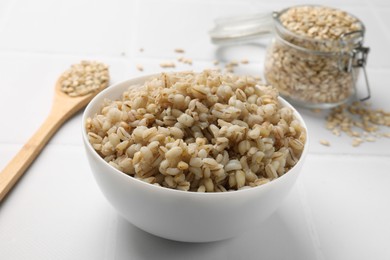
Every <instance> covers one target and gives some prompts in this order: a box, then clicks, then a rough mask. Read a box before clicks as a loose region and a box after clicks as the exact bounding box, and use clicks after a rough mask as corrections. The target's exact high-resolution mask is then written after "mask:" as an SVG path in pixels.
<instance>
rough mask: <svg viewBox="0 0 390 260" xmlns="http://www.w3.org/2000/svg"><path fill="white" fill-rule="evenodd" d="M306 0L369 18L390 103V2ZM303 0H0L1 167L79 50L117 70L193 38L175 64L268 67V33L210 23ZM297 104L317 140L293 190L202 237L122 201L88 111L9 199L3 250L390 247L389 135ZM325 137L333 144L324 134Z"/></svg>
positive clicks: (208, 255)
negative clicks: (221, 42)
mask: <svg viewBox="0 0 390 260" xmlns="http://www.w3.org/2000/svg"><path fill="white" fill-rule="evenodd" d="M310 3H320V4H326V5H329V6H333V7H337V8H341V9H344V10H346V11H348V12H350V13H352V14H354V15H356V16H358V17H359V18H360V19H361V20H362V21H363V22H364V24H365V25H366V27H367V34H366V45H367V46H369V47H370V48H371V52H370V54H369V62H368V75H369V80H370V83H371V88H372V95H373V97H372V99H371V102H372V104H373V106H374V107H376V108H382V109H385V110H386V111H390V102H389V101H390V99H389V98H390V85H389V75H390V54H389V46H390V29H389V28H390V4H389V2H388V1H386V0H345V1H340V0H339V1H337V0H330V1H326V2H325V1H324V2H321V1H313V2H310ZM296 4H303V2H298V1H292V0H285V1H281V0H273V1H249V0H244V1H238V0H226V1H223V0H214V1H206V0H187V1H179V0H165V1H157V0H144V1H125V0H112V1H103V0H98V1H88V0H68V1H50V0H36V1H27V0H26V1H23V0H1V1H0V133H1V134H0V169H2V168H4V166H5V165H6V164H7V162H8V161H9V160H10V159H11V158H12V157H13V156H14V155H15V154H16V153H17V151H18V150H19V149H20V148H21V147H22V145H23V143H25V142H26V141H27V140H28V138H29V137H30V136H31V135H32V134H33V133H34V131H35V130H37V128H38V127H39V125H40V124H41V123H42V122H43V121H44V119H45V118H46V116H47V115H48V113H49V110H50V107H51V102H52V95H53V93H54V84H55V81H56V78H57V77H58V76H59V75H60V74H61V73H62V72H63V71H64V70H65V69H67V68H68V67H69V66H70V65H71V64H73V63H77V62H79V61H80V60H82V59H93V60H99V61H103V62H105V63H107V64H108V65H109V66H110V72H111V76H112V80H111V83H116V82H119V81H122V80H125V79H128V78H131V77H134V76H139V75H144V74H150V73H156V72H161V71H169V70H172V69H162V68H160V67H159V64H160V62H164V61H175V60H176V59H177V57H179V56H180V55H178V54H176V53H175V52H174V51H173V50H174V48H183V49H185V51H186V53H185V54H184V56H185V57H187V58H191V59H192V60H193V65H192V66H190V65H187V64H180V63H177V62H176V64H177V67H176V69H175V70H188V69H190V70H195V71H200V70H202V69H206V68H212V67H215V66H214V65H213V61H214V60H215V59H219V60H221V61H225V62H228V61H231V60H233V59H234V60H241V59H248V60H249V61H250V63H249V64H247V65H240V66H239V67H238V69H236V72H237V73H240V74H252V75H262V70H263V62H264V54H265V46H266V44H267V41H261V42H260V43H259V44H251V45H242V46H237V47H232V48H227V49H218V48H217V47H216V46H214V45H212V44H211V43H210V40H209V37H208V34H207V32H208V31H209V30H210V29H211V27H212V26H213V19H215V18H216V17H219V16H226V15H234V14H246V13H254V12H271V11H277V10H281V9H283V8H285V7H288V6H291V5H296ZM140 48H143V49H144V51H143V52H140V51H139V50H140ZM137 64H141V65H142V66H143V67H144V71H143V72H140V71H138V70H137V69H136V65H137ZM223 65H224V64H223V63H221V64H220V65H219V66H220V67H221V68H223ZM360 88H362V89H363V88H364V86H363V85H360ZM299 111H300V112H301V113H302V114H303V116H304V119H305V120H306V122H307V124H308V127H309V133H310V139H311V143H310V150H309V154H308V157H307V162H306V164H305V166H304V169H303V171H302V174H301V177H300V178H299V180H298V182H297V185H296V186H295V187H294V189H293V191H292V192H291V194H290V195H289V197H288V198H287V199H286V201H285V202H284V204H283V205H282V206H281V207H280V208H279V209H278V210H277V212H276V213H275V214H273V215H272V216H271V217H270V218H269V219H268V220H267V221H266V222H264V223H262V224H261V225H259V226H257V227H253V229H252V230H251V231H249V232H247V233H245V234H243V235H241V236H239V237H236V238H233V239H230V240H226V241H221V242H215V243H205V244H190V243H179V242H174V241H168V240H164V239H161V238H158V237H154V236H152V235H149V234H147V233H145V232H143V231H141V230H139V229H137V228H136V227H134V226H132V225H131V224H129V223H127V222H126V221H125V220H124V219H122V218H121V217H120V216H118V215H117V213H116V212H115V211H114V210H113V208H112V207H111V206H110V205H109V204H108V203H107V201H106V200H105V198H104V197H103V196H102V194H101V193H100V191H99V190H98V187H97V185H96V184H95V182H94V180H93V177H92V174H91V172H90V169H89V167H88V164H87V160H86V157H85V154H84V150H83V147H82V141H81V134H80V129H81V113H79V114H77V115H76V116H74V117H73V118H71V119H70V120H69V121H68V122H66V123H65V124H64V126H63V127H62V128H61V129H60V130H59V131H58V133H57V134H56V135H55V136H54V138H53V139H52V140H51V141H50V143H49V144H48V145H47V147H46V148H45V149H44V150H43V152H42V153H41V154H40V156H39V157H38V158H37V160H36V161H35V162H34V164H33V165H32V166H31V167H30V168H29V169H28V171H27V172H26V174H25V176H24V177H23V178H22V179H21V181H20V182H19V183H18V184H17V186H16V187H15V188H14V190H13V191H12V192H11V193H10V194H9V196H7V198H6V200H5V201H4V202H2V203H1V204H0V259H2V260H8V259H329V260H338V259H340V260H341V259H343V260H344V259H355V260H356V259H376V260H381V259H390V246H389V245H390V221H389V219H390V199H389V198H390V138H387V139H386V138H382V139H380V140H379V141H377V142H374V143H364V144H362V145H361V146H359V147H352V146H351V142H352V140H351V138H350V137H348V136H346V135H343V136H340V137H336V136H333V135H332V134H331V133H330V132H329V131H328V130H326V129H325V115H326V113H327V111H324V112H323V113H322V114H315V113H313V112H311V111H309V110H305V109H299ZM383 131H386V132H390V129H389V128H384V129H383ZM320 139H327V140H329V141H330V143H331V146H330V147H325V146H322V145H320V144H319V140H320ZM245 217H248V216H243V218H245Z"/></svg>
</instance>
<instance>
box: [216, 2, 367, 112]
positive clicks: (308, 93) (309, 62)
mask: <svg viewBox="0 0 390 260" xmlns="http://www.w3.org/2000/svg"><path fill="white" fill-rule="evenodd" d="M292 8H295V9H297V8H302V9H303V10H304V8H309V9H310V8H311V9H313V8H314V9H317V8H318V10H323V9H321V8H324V7H322V6H298V7H290V8H287V9H284V10H282V11H281V12H274V13H273V14H272V15H260V14H258V15H254V16H246V17H244V16H241V17H235V18H230V19H229V18H224V19H220V20H217V21H216V25H217V26H216V27H215V29H214V30H213V31H211V32H210V35H211V37H212V39H213V42H215V43H218V44H221V43H222V44H225V43H236V42H237V41H244V40H246V41H247V40H252V39H254V38H256V37H259V36H263V35H266V34H267V33H268V34H269V33H272V34H273V39H272V41H271V44H270V45H269V46H268V48H267V53H266V59H265V62H264V76H265V80H266V81H267V83H268V84H271V85H273V86H274V87H276V88H277V89H278V90H279V92H280V94H281V96H283V97H284V98H285V99H287V100H288V101H289V102H291V103H292V104H295V105H299V106H303V107H309V108H330V107H335V106H338V105H340V104H343V103H345V102H347V101H349V100H351V99H353V98H355V97H356V82H357V78H358V74H359V71H360V68H363V71H364V76H365V79H366V85H367V97H365V98H363V99H368V98H369V97H370V90H369V85H368V80H367V75H366V72H365V64H366V59H367V54H368V50H369V49H368V48H366V47H363V41H364V33H365V27H364V25H363V23H362V22H361V21H360V20H359V19H357V18H356V17H354V16H352V15H350V14H347V13H345V12H343V14H345V15H346V19H354V21H356V24H354V27H353V28H354V29H353V30H351V31H348V32H344V33H342V34H340V35H339V36H337V37H333V38H322V37H320V36H321V35H319V34H320V33H318V27H316V26H315V25H313V24H311V26H310V27H307V28H306V29H307V30H308V31H309V32H312V35H311V36H309V35H305V33H300V34H298V33H296V32H293V31H292V30H290V29H289V28H287V27H286V26H285V24H286V22H285V23H283V21H282V20H281V17H283V15H284V14H285V13H286V12H289V11H291V10H292ZM329 9H330V8H329ZM330 10H335V12H336V11H337V12H342V11H339V10H337V9H330ZM317 15H318V14H317ZM300 18H301V19H306V17H300ZM311 19H313V17H311ZM314 19H317V18H316V17H314ZM318 19H322V18H321V13H320V14H319V15H318ZM321 22H322V23H323V22H324V21H321ZM325 22H326V21H325ZM329 22H330V23H331V21H329ZM287 25H288V26H295V28H297V26H302V24H299V23H298V24H288V23H287ZM319 28H320V29H322V28H327V25H326V24H325V26H323V27H319ZM331 29H332V28H331V27H330V29H328V30H331ZM297 30H301V29H300V28H298V29H297ZM316 30H317V32H316Z"/></svg>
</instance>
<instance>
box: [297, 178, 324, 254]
mask: <svg viewBox="0 0 390 260" xmlns="http://www.w3.org/2000/svg"><path fill="white" fill-rule="evenodd" d="M296 185H297V188H298V194H299V200H300V202H301V206H302V209H303V214H304V216H305V220H306V221H305V222H306V223H307V227H308V229H309V234H310V237H311V241H312V243H313V246H314V248H315V253H316V258H317V260H324V259H325V256H324V252H323V250H322V247H321V242H320V238H319V235H318V232H317V229H316V227H315V225H314V221H313V216H312V212H311V209H310V206H309V203H308V202H307V196H306V191H305V187H304V186H303V184H302V182H301V181H298V182H297V183H296Z"/></svg>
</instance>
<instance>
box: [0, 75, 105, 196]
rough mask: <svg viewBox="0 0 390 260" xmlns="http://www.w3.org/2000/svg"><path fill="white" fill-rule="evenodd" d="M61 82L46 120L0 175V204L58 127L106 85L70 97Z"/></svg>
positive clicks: (56, 89)
mask: <svg viewBox="0 0 390 260" xmlns="http://www.w3.org/2000/svg"><path fill="white" fill-rule="evenodd" d="M63 80H64V79H63V76H61V77H60V78H59V79H58V80H57V82H56V86H55V93H54V101H53V105H52V108H51V111H50V113H49V115H48V117H47V118H46V120H45V121H44V122H43V124H42V125H41V126H40V128H39V129H38V130H37V131H36V132H35V134H34V135H33V136H32V137H31V138H30V139H29V140H28V142H27V143H26V144H25V145H24V146H23V147H22V149H21V150H20V151H19V152H18V153H17V154H16V156H15V157H14V158H13V159H12V160H11V161H10V162H9V163H8V165H7V166H6V167H5V168H4V169H3V171H2V172H1V173H0V202H1V201H2V199H3V198H4V197H5V196H6V195H7V193H8V192H9V191H10V190H11V189H12V187H13V186H14V185H15V184H16V182H17V181H18V180H19V179H20V177H21V176H22V175H23V173H24V172H25V171H26V170H27V168H28V167H29V166H30V165H31V163H32V162H33V161H34V159H35V158H36V157H37V156H38V154H39V153H40V151H41V150H42V148H43V147H44V146H45V145H46V144H47V142H48V141H49V140H50V139H51V137H52V136H53V135H54V133H55V132H56V131H57V130H58V129H59V127H60V126H61V125H62V124H63V123H64V122H65V121H66V120H67V119H69V118H70V117H71V116H73V115H74V114H75V113H77V112H78V111H79V110H80V109H82V108H83V107H85V106H86V105H87V104H88V103H89V101H91V99H92V98H93V97H94V96H96V95H97V94H98V93H99V92H100V91H101V90H103V89H104V88H106V87H107V85H108V80H107V81H106V82H104V83H102V84H100V87H99V89H97V90H95V91H93V92H91V93H88V94H86V95H82V96H70V95H68V94H66V93H65V92H64V91H63V90H62V89H61V85H62V82H63Z"/></svg>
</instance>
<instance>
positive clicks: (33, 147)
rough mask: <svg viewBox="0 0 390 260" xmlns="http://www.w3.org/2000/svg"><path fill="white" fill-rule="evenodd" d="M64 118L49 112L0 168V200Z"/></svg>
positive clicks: (61, 115)
mask: <svg viewBox="0 0 390 260" xmlns="http://www.w3.org/2000/svg"><path fill="white" fill-rule="evenodd" d="M66 119H67V118H66V117H64V115H63V114H59V113H57V112H51V113H50V114H49V116H48V117H47V118H46V120H45V121H44V122H43V124H42V125H41V126H40V128H39V129H38V130H37V131H36V132H35V134H34V135H33V136H32V137H31V138H30V139H29V140H28V142H27V143H26V144H24V146H23V147H22V148H21V150H20V151H19V152H18V153H17V154H16V155H15V157H14V158H13V159H12V160H11V161H10V162H9V163H8V165H7V166H6V167H5V168H4V169H3V170H2V172H1V173H0V202H1V201H2V200H3V198H4V197H5V196H6V195H7V193H8V192H9V191H10V190H11V189H12V187H13V186H14V185H15V184H16V183H17V181H18V180H19V179H20V177H21V176H22V175H23V173H24V172H25V171H26V170H27V168H28V167H29V166H30V165H31V163H32V162H33V161H34V159H35V158H36V157H37V156H38V154H39V153H40V151H41V150H42V148H43V147H45V145H46V144H47V142H48V141H49V140H50V138H51V137H52V136H53V135H54V133H55V132H56V131H57V130H58V128H59V127H60V126H61V125H62V124H63V123H64V121H65V120H66Z"/></svg>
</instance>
